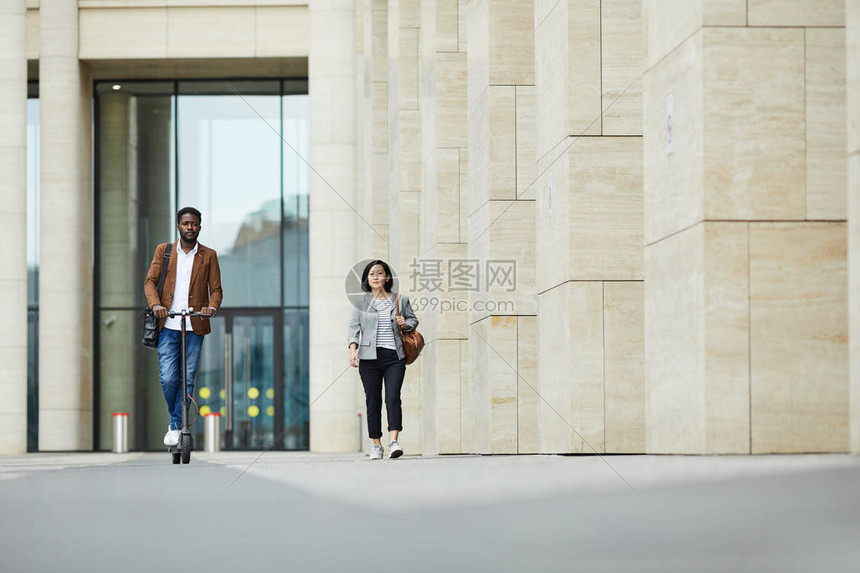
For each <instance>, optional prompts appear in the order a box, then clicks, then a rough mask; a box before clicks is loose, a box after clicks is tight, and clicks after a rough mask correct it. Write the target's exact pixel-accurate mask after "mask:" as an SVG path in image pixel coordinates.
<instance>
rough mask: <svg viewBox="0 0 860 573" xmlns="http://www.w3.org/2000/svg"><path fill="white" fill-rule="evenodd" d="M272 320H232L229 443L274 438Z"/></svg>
mask: <svg viewBox="0 0 860 573" xmlns="http://www.w3.org/2000/svg"><path fill="white" fill-rule="evenodd" d="M274 334H275V329H274V321H273V320H272V317H271V316H237V317H236V318H235V319H234V320H233V447H234V448H235V449H240V450H241V449H262V448H266V447H268V446H269V445H270V444H271V443H272V440H273V439H274V437H275V435H274V427H275V426H274V417H275V403H274V385H273V382H274V372H275V368H274V366H275V363H274Z"/></svg>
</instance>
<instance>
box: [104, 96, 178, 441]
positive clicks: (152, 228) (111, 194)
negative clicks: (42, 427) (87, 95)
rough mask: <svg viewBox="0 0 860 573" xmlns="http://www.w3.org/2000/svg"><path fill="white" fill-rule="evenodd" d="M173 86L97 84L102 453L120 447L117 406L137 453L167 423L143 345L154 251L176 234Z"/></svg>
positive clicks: (151, 359) (153, 362) (154, 364)
mask: <svg viewBox="0 0 860 573" xmlns="http://www.w3.org/2000/svg"><path fill="white" fill-rule="evenodd" d="M172 87H173V85H172V83H164V82H161V83H134V82H128V83H126V82H124V83H123V84H122V89H121V90H113V89H111V86H110V84H107V85H106V84H99V85H98V86H97V88H96V94H97V95H96V109H97V114H98V122H97V126H98V130H97V132H96V138H97V140H96V146H97V147H96V148H97V153H98V155H97V157H98V173H97V194H96V206H97V207H96V208H97V210H96V213H97V227H96V233H97V234H96V236H97V243H96V252H97V255H98V259H97V269H98V272H97V281H98V282H97V288H98V301H97V305H98V309H99V311H98V315H97V316H98V319H99V320H98V341H99V346H98V358H99V360H98V366H97V372H98V378H97V379H98V396H97V403H98V412H97V415H98V433H99V435H98V442H97V445H96V447H97V449H109V448H110V446H111V423H110V422H111V413H112V412H129V438H130V441H129V445H130V447H132V448H133V449H143V448H152V447H160V446H161V440H162V438H163V436H164V432H165V431H166V428H167V420H166V406H165V404H164V397H163V395H162V392H161V386H160V384H159V382H158V361H157V357H156V353H155V352H153V351H151V350H147V349H145V348H143V347H142V346H141V345H140V328H141V327H140V324H141V311H142V309H143V307H144V305H145V298H144V295H143V279H144V276H145V274H146V271H147V269H148V268H149V263H150V261H151V258H152V253H153V252H154V251H155V247H156V246H157V245H158V244H159V243H163V242H168V241H171V240H172V239H173V236H174V231H173V228H174V225H173V215H172V211H173V201H172V196H173V177H172V175H173V172H174V171H173V170H174V166H173V163H174V161H173V157H174V155H173V152H172V150H173V143H172V139H173V132H174V130H173V122H172V115H173V113H172V112H173V109H172V97H173V96H172V95H171V94H172Z"/></svg>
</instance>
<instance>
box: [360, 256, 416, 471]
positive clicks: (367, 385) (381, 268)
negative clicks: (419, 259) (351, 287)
mask: <svg viewBox="0 0 860 573" xmlns="http://www.w3.org/2000/svg"><path fill="white" fill-rule="evenodd" d="M393 283H394V280H393V279H392V277H391V269H390V268H389V267H388V264H386V263H385V261H378V260H377V261H371V262H370V263H369V264H368V265H367V266H366V267H365V268H364V272H363V273H362V274H361V288H362V290H364V292H365V293H367V294H365V295H364V296H363V297H362V298H360V299H359V300H358V301H357V302H356V303H355V308H353V310H352V317H351V318H350V320H349V332H348V335H347V336H348V341H349V364H350V365H351V366H352V367H354V368H358V373H359V375H360V376H361V383H362V384H363V385H364V395H365V399H366V400H365V401H366V404H367V431H368V434H369V435H370V439H371V440H373V449H372V450H371V453H370V459H371V460H380V459H382V456H383V449H382V442H381V441H380V440H381V438H382V391H383V381H384V388H385V407H386V409H387V411H388V433H389V442H388V457H389V458H399V457H400V456H402V455H403V448H401V447H400V444H398V443H397V437H398V435H399V434H400V432H401V431H402V430H403V412H402V409H401V405H400V388H401V386H403V376H404V375H405V374H406V354H405V352H404V351H403V338H402V336H401V330H403V331H405V332H408V331H411V330H415V328H417V327H418V319H417V318H415V313H414V312H412V305H410V304H409V299H408V298H407V297H406V296H405V295H403V294H400V293H396V296H395V294H393V293H392V292H391V288H392V285H393ZM398 298H399V306H400V309H399V310H400V312H399V314H398V312H397V310H398V309H397V308H396V307H395V303H396V301H397V299H398Z"/></svg>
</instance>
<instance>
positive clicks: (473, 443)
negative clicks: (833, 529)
mask: <svg viewBox="0 0 860 573" xmlns="http://www.w3.org/2000/svg"><path fill="white" fill-rule="evenodd" d="M0 10H1V11H2V12H0V58H2V59H3V65H2V66H0V74H2V77H0V103H2V105H0V116H2V123H3V130H2V131H0V166H2V168H3V173H4V178H3V180H2V181H0V198H2V202H0V217H2V222H3V224H2V225H0V241H2V244H3V245H4V247H3V249H2V258H0V263H2V268H3V269H4V271H3V275H2V277H0V284H3V285H4V287H5V289H6V294H7V295H8V296H9V299H10V300H9V303H8V304H7V309H6V312H5V313H3V315H2V316H3V318H2V319H0V324H2V325H3V326H4V328H2V329H0V359H2V362H3V364H4V369H3V371H2V379H0V403H2V404H3V406H2V407H0V429H2V430H3V431H2V432H0V452H4V453H16V452H23V451H27V450H28V449H29V450H31V451H33V450H41V451H58V450H74V451H77V450H92V449H96V450H99V449H107V448H108V447H109V444H110V424H109V421H110V416H111V413H113V412H118V411H124V412H129V413H130V419H131V427H132V442H133V446H134V447H135V448H136V449H157V448H159V447H160V434H161V433H162V432H163V431H164V419H163V418H164V415H163V412H162V410H163V407H162V404H161V400H162V398H161V395H160V387H159V386H158V384H157V365H156V363H155V359H154V353H152V352H150V351H148V350H145V349H143V348H142V347H140V345H139V344H138V342H137V338H138V333H139V330H140V328H139V322H140V311H141V310H142V306H143V304H144V303H143V297H142V282H143V280H142V279H143V273H144V272H145V270H146V268H147V265H148V264H149V260H150V257H151V255H152V252H153V250H154V248H155V246H156V245H157V244H159V243H160V242H165V241H170V240H173V238H174V231H173V227H174V224H173V219H172V217H173V213H175V211H176V210H177V209H178V208H179V207H182V206H184V205H186V204H191V205H194V206H196V207H198V208H199V209H200V210H201V211H202V212H203V231H202V233H201V238H200V240H201V242H203V243H204V244H206V245H208V246H211V247H213V248H215V249H216V250H218V252H219V257H220V259H221V261H222V263H221V264H222V274H223V277H224V289H225V302H224V312H222V313H221V316H219V317H218V318H216V319H215V320H214V321H213V334H212V335H211V336H210V337H208V338H207V341H206V343H205V345H204V354H203V358H202V361H203V362H202V366H201V371H200V374H199V378H198V383H197V389H198V396H196V400H197V404H198V408H199V410H200V412H201V413H202V414H205V413H207V412H215V411H221V410H222V409H223V410H224V412H225V413H229V414H230V417H231V419H230V424H231V426H232V428H233V433H232V438H231V440H230V443H227V444H225V446H228V447H233V448H236V449H264V448H266V447H268V446H269V445H272V446H273V447H275V448H279V449H299V450H301V449H310V450H313V451H334V452H345V451H356V450H360V449H363V448H367V447H368V444H369V441H368V440H367V439H366V436H365V434H366V432H365V431H364V430H363V429H362V419H363V418H362V414H363V403H364V399H363V392H362V389H361V384H360V381H359V379H358V374H357V372H356V371H355V370H354V369H352V368H349V366H348V353H347V350H346V343H345V326H346V321H347V319H348V316H349V312H350V308H351V306H350V305H351V303H350V300H351V299H350V296H349V295H350V294H352V293H351V285H353V284H354V280H353V281H352V282H351V277H354V269H359V272H360V269H361V268H362V263H363V261H367V260H368V259H375V258H381V259H385V260H387V261H389V263H390V264H391V265H392V267H393V268H394V270H395V273H396V275H397V283H398V288H399V289H400V290H402V291H403V292H405V293H408V294H409V295H410V298H411V299H412V301H413V305H414V307H415V310H416V313H417V315H418V317H419V319H420V321H421V325H420V327H419V328H420V330H421V332H422V333H423V334H424V336H425V339H426V341H427V346H426V348H425V350H424V352H423V354H422V356H421V358H420V359H419V360H418V361H417V362H415V363H414V364H413V365H411V366H410V367H409V368H408V369H407V377H406V382H405V384H404V390H403V402H404V420H405V423H404V425H405V431H404V433H403V434H402V439H401V443H402V444H403V446H404V448H405V449H406V451H407V453H421V454H425V455H432V454H453V453H499V454H518V453H585V454H588V453H601V454H602V453H685V454H754V453H773V452H791V453H803V452H845V451H849V450H852V449H853V450H855V451H857V450H860V367H858V366H857V364H858V362H857V360H856V359H853V357H854V356H860V354H858V352H857V350H858V349H857V348H856V344H857V343H856V340H857V339H858V336H857V335H856V334H855V336H853V337H850V336H849V334H850V333H851V332H855V333H856V332H857V331H856V329H857V328H858V327H860V326H858V325H860V310H858V308H857V301H858V300H860V298H858V296H860V291H858V285H860V275H858V274H857V270H856V269H857V268H860V261H858V260H856V252H857V248H856V245H860V235H858V232H857V227H856V221H857V220H860V219H858V218H860V212H858V210H857V205H858V201H857V196H858V193H860V187H858V186H860V163H858V161H860V160H858V154H860V147H858V141H860V120H858V118H860V109H858V107H857V105H858V104H857V102H858V101H860V85H858V81H860V80H858V78H860V45H858V36H860V3H858V0H847V1H845V0H818V1H812V0H731V1H725V0H721V1H714V0H695V1H685V2H679V1H672V0H561V1H557V0H547V1H544V0H534V1H532V0H355V1H351V0H310V1H299V0H228V1H217V2H216V1H213V0H11V1H8V2H4V3H3V7H2V8H0ZM852 348H854V352H851V349H852ZM852 398H853V400H852ZM198 425H199V426H202V424H198Z"/></svg>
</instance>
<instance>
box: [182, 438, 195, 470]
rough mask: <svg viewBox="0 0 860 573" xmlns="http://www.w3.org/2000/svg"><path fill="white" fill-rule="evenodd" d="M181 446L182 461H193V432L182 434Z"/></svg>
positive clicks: (185, 462) (184, 462)
mask: <svg viewBox="0 0 860 573" xmlns="http://www.w3.org/2000/svg"><path fill="white" fill-rule="evenodd" d="M179 446H180V450H181V451H182V463H183V464H187V463H190V462H191V450H192V449H193V447H194V440H192V439H191V434H182V435H181V436H180V437H179Z"/></svg>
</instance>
